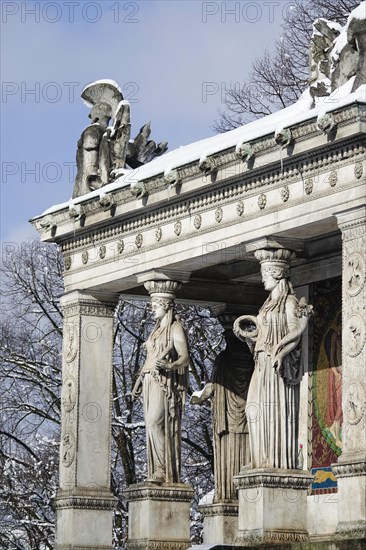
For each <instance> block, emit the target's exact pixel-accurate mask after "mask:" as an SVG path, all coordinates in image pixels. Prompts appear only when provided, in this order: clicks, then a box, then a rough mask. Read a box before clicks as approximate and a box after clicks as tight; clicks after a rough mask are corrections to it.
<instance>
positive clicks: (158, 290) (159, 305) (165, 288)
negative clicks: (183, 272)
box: [144, 281, 182, 319]
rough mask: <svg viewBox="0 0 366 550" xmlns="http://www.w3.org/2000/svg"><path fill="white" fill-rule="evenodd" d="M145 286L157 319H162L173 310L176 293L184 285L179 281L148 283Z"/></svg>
mask: <svg viewBox="0 0 366 550" xmlns="http://www.w3.org/2000/svg"><path fill="white" fill-rule="evenodd" d="M144 286H145V288H146V290H147V291H148V293H149V294H150V296H151V310H152V313H153V315H154V317H155V319H162V318H163V317H164V316H165V315H166V314H167V313H168V312H169V311H171V310H172V309H173V306H174V299H175V295H176V292H177V291H178V290H179V289H180V287H181V286H182V285H181V283H179V282H178V281H146V283H144Z"/></svg>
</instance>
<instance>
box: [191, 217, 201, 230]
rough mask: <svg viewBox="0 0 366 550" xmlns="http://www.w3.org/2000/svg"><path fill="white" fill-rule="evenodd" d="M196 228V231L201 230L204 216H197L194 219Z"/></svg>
mask: <svg viewBox="0 0 366 550" xmlns="http://www.w3.org/2000/svg"><path fill="white" fill-rule="evenodd" d="M193 223H194V226H195V228H196V229H200V228H201V225H202V216H201V214H196V215H195V217H194V221H193Z"/></svg>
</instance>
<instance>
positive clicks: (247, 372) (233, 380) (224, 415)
mask: <svg viewBox="0 0 366 550" xmlns="http://www.w3.org/2000/svg"><path fill="white" fill-rule="evenodd" d="M218 318H219V321H220V322H221V323H222V324H223V325H224V328H225V340H226V348H225V349H224V350H223V351H222V352H220V353H219V354H218V356H217V357H216V359H215V362H214V366H213V370H212V377H211V381H210V382H209V383H207V384H206V385H205V387H204V388H203V389H202V390H201V391H197V392H194V393H193V394H192V397H191V401H190V402H191V404H192V405H196V404H202V403H203V402H204V401H206V400H207V399H209V398H211V402H212V405H211V411H212V428H213V444H214V471H215V492H214V502H215V503H219V502H232V501H236V500H237V490H236V488H235V486H234V481H233V479H234V476H236V475H238V474H239V472H240V469H241V468H242V467H243V466H244V464H246V463H247V462H248V460H249V441H248V423H247V419H246V415H245V406H246V397H247V392H248V386H249V381H250V377H251V373H252V370H253V359H252V357H251V354H250V351H249V349H248V347H247V346H246V345H245V344H242V343H241V342H239V341H238V339H237V338H236V337H235V336H234V334H233V331H232V323H233V320H234V319H233V316H232V315H219V317H218Z"/></svg>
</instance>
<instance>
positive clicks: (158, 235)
mask: <svg viewBox="0 0 366 550" xmlns="http://www.w3.org/2000/svg"><path fill="white" fill-rule="evenodd" d="M162 236H163V230H162V229H161V227H157V228H156V229H155V239H156V240H157V241H158V242H159V241H161V237H162Z"/></svg>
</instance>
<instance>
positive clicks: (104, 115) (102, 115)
mask: <svg viewBox="0 0 366 550" xmlns="http://www.w3.org/2000/svg"><path fill="white" fill-rule="evenodd" d="M111 117H112V109H111V106H110V105H108V103H97V104H96V105H94V106H93V107H92V110H91V111H90V114H89V118H90V119H91V121H92V122H93V123H95V122H100V123H102V124H105V125H106V126H107V125H108V122H109V121H110V119H111Z"/></svg>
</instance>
